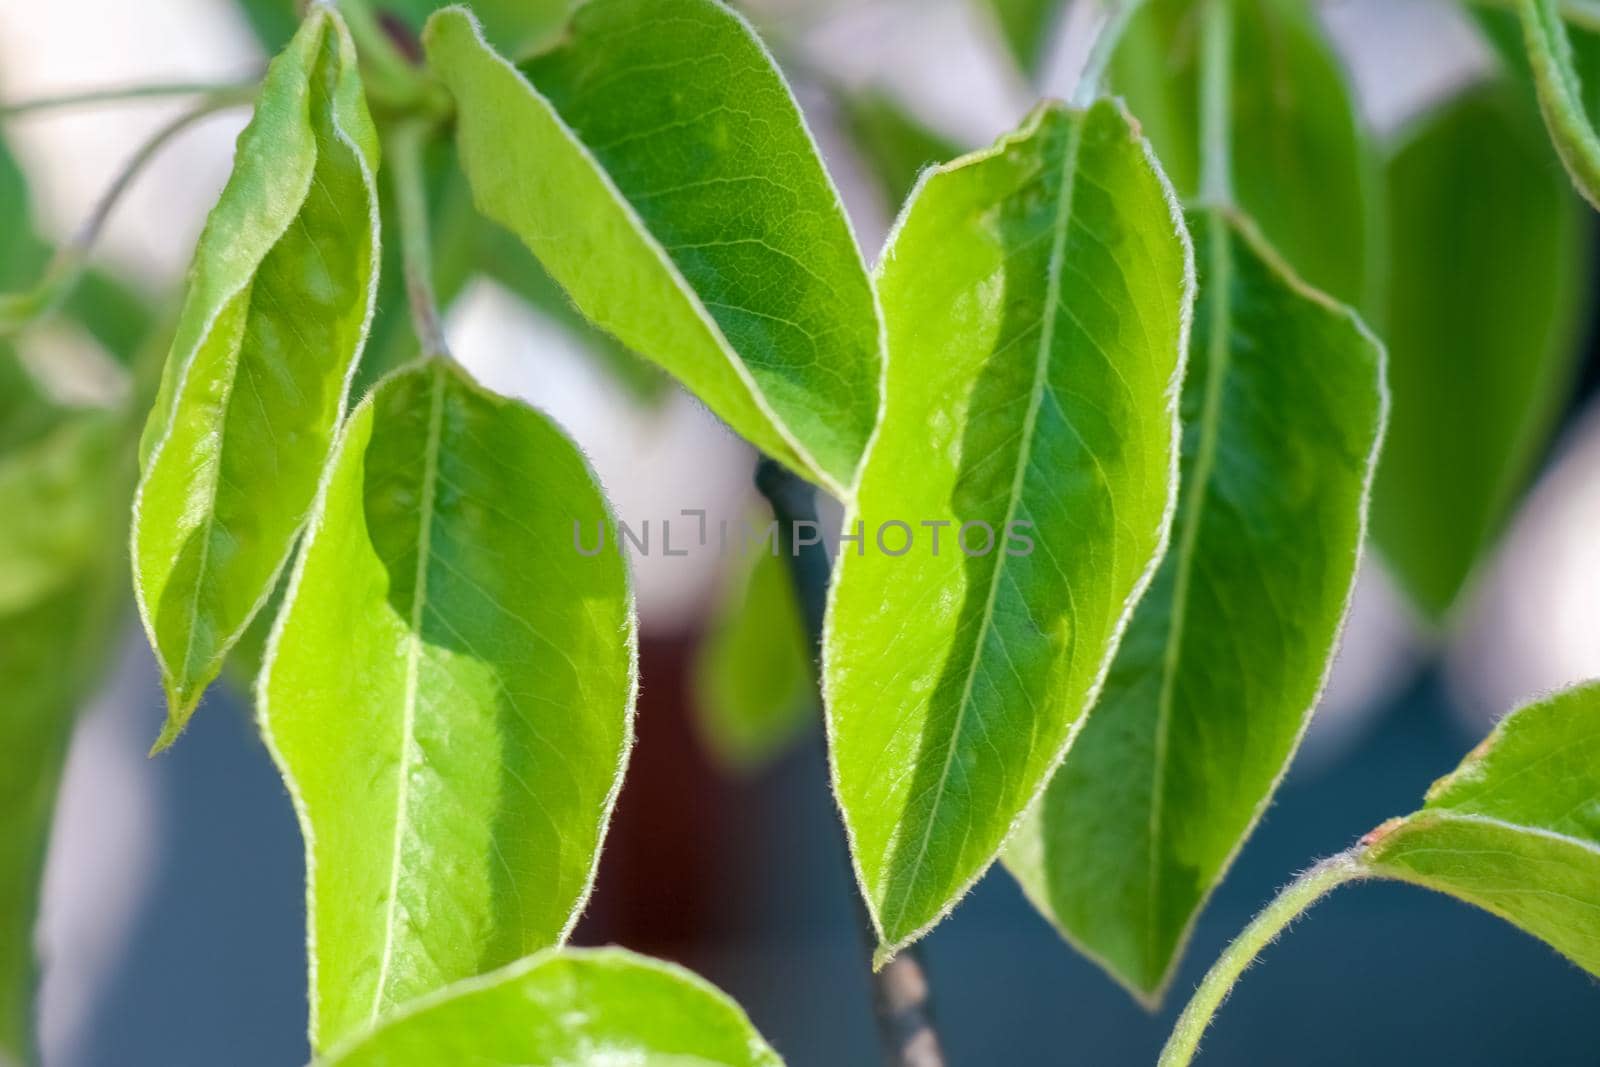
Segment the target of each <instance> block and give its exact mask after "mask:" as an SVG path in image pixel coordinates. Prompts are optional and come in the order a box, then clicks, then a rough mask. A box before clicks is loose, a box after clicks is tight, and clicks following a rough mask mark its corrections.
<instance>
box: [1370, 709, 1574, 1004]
mask: <svg viewBox="0 0 1600 1067" xmlns="http://www.w3.org/2000/svg"><path fill="white" fill-rule="evenodd" d="M1364 843H1365V846H1366V848H1365V856H1364V859H1365V862H1366V864H1367V865H1368V866H1369V867H1370V868H1372V869H1373V870H1374V871H1375V872H1376V873H1378V874H1381V875H1385V876H1387V877H1390V878H1397V879H1400V880H1401V881H1405V882H1415V883H1416V884H1418V885H1422V886H1426V887H1427V888H1429V889H1437V890H1439V891H1440V892H1443V893H1449V894H1450V895H1451V896H1454V897H1458V898H1460V899H1462V900H1465V901H1467V902H1469V903H1472V904H1476V905H1478V906H1479V907H1481V908H1483V909H1485V910H1486V911H1490V912H1493V913H1494V914H1496V915H1498V916H1500V917H1501V918H1502V919H1505V920H1507V921H1508V922H1511V923H1513V924H1515V925H1516V926H1519V927H1521V928H1522V929H1524V930H1526V931H1528V932H1529V933H1530V934H1533V935H1534V936H1535V937H1538V938H1541V939H1543V940H1544V941H1546V942H1547V943H1549V944H1550V946H1551V947H1552V948H1554V949H1556V951H1558V952H1560V953H1561V954H1562V955H1564V956H1566V957H1567V958H1568V959H1570V960H1572V962H1574V963H1576V964H1577V965H1578V966H1580V967H1582V968H1583V969H1584V970H1586V971H1588V972H1589V973H1590V974H1593V975H1597V976H1600V683H1591V684H1589V685H1584V686H1580V687H1578V688H1576V689H1570V690H1567V691H1566V692H1564V693H1560V694H1558V695H1556V696H1554V697H1551V698H1549V699H1547V700H1541V701H1538V702H1536V703H1533V704H1529V705H1527V706H1526V707H1524V708H1522V709H1520V710H1518V711H1516V712H1513V713H1512V714H1511V715H1509V716H1507V717H1506V719H1505V720H1504V721H1503V722H1501V724H1500V725H1499V727H1498V728H1497V729H1496V730H1495V732H1494V733H1493V734H1492V735H1491V736H1490V737H1489V738H1488V740H1486V741H1485V742H1484V743H1483V744H1482V745H1480V746H1478V748H1477V750H1476V751H1474V752H1473V753H1472V755H1470V756H1468V757H1467V759H1466V760H1465V761H1464V762H1463V763H1462V764H1461V766H1460V767H1458V768H1457V769H1456V770H1455V771H1454V772H1453V773H1452V774H1450V775H1449V776H1448V777H1445V778H1442V779H1440V780H1439V781H1438V782H1436V783H1434V786H1433V788H1432V789H1430V790H1429V791H1428V798H1427V803H1426V804H1424V805H1423V807H1422V810H1421V811H1418V812H1416V813H1415V814H1412V815H1408V816H1406V817H1405V818H1403V819H1398V820H1394V821H1392V822H1389V823H1386V824H1384V825H1383V826H1382V827H1380V828H1379V829H1378V830H1375V831H1373V833H1371V834H1369V835H1368V836H1367V838H1366V841H1365V842H1364Z"/></svg>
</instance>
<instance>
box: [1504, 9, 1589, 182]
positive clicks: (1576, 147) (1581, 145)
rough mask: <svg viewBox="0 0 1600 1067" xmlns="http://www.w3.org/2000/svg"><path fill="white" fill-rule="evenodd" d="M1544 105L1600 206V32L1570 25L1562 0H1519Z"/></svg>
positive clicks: (1570, 161)
mask: <svg viewBox="0 0 1600 1067" xmlns="http://www.w3.org/2000/svg"><path fill="white" fill-rule="evenodd" d="M1518 9H1519V11H1520V12H1521V15H1522V30H1523V37H1524V40H1525V43H1526V45H1527V49H1528V61H1529V63H1530V65H1531V66H1532V68H1533V81H1534V85H1535V87H1536V88H1537V89H1538V94H1539V106H1540V108H1541V109H1542V110H1543V111H1544V119H1545V125H1546V126H1548V127H1549V129H1550V138H1551V140H1552V141H1554V142H1555V146H1556V151H1557V152H1558V153H1559V154H1560V155H1561V160H1562V162H1563V163H1565V164H1566V165H1567V173H1568V174H1570V175H1571V176H1572V181H1573V183H1574V184H1575V185H1576V186H1577V187H1578V191H1579V192H1580V193H1582V194H1583V195H1584V197H1585V198H1587V199H1588V201H1589V202H1590V203H1591V204H1594V205H1595V206H1597V207H1600V134H1597V133H1596V125H1595V123H1596V118H1597V116H1600V36H1597V35H1596V34H1594V33H1592V32H1588V31H1569V28H1568V26H1567V23H1566V21H1565V20H1564V19H1563V18H1562V14H1561V4H1560V3H1559V2H1558V0H1518Z"/></svg>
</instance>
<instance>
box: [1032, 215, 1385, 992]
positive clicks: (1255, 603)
mask: <svg viewBox="0 0 1600 1067" xmlns="http://www.w3.org/2000/svg"><path fill="white" fill-rule="evenodd" d="M1189 228H1190V232H1191V233H1193V234H1194V236H1195V244H1196V248H1195V258H1196V261H1197V262H1198V264H1199V266H1200V303H1199V306H1198V309H1197V312H1196V317H1195V332H1194V340H1193V344H1192V346H1191V349H1190V356H1189V370H1188V374H1187V375H1186V377H1185V380H1184V387H1183V425H1184V446H1183V465H1182V489H1181V491H1180V497H1179V503H1178V514H1177V518H1176V520H1175V522H1174V532H1173V545H1172V548H1171V549H1170V550H1169V551H1168V553H1167V556H1166V559H1165V560H1164V561H1163V563H1162V565H1161V569H1160V570H1159V571H1158V572H1157V574H1156V578H1155V582H1154V583H1153V584H1152V586H1151V588H1150V592H1149V593H1147V594H1146V595H1145V597H1144V599H1143V600H1142V601H1140V603H1139V606H1138V607H1137V608H1136V609H1135V610H1134V614H1133V621H1132V623H1131V624H1130V626H1129V628H1128V632H1127V633H1126V634H1125V635H1124V637H1123V640H1122V646H1121V650H1120V651H1119V652H1118V654H1117V658H1116V659H1115V661H1113V663H1112V665H1111V672H1110V674H1109V676H1108V677H1107V679H1106V683H1105V687H1104V689H1102V690H1101V693H1100V698H1099V700H1098V702H1097V703H1096V704H1095V709H1094V713H1093V715H1091V716H1090V718H1089V721H1088V722H1087V723H1086V724H1085V725H1084V728H1083V732H1082V734H1081V735H1080V736H1079V737H1078V740H1077V741H1076V742H1075V743H1074V745H1073V747H1072V750H1071V752H1069V753H1068V755H1067V760H1066V763H1065V765H1063V766H1062V768H1061V770H1060V771H1058V772H1057V773H1056V776H1055V778H1054V779H1053V780H1052V782H1051V784H1050V787H1049V789H1048V790H1047V791H1046V792H1045V795H1044V799H1043V801H1042V802H1041V803H1040V805H1039V806H1037V807H1036V808H1035V809H1034V810H1033V812H1031V813H1030V815H1029V817H1028V819H1027V820H1026V821H1025V822H1024V823H1023V825H1022V827H1021V828H1020V829H1019V830H1018V833H1017V835H1016V836H1015V837H1014V838H1013V839H1012V843H1011V846H1010V848H1009V849H1008V851H1007V853H1006V865H1007V866H1008V867H1010V869H1011V870H1012V872H1013V873H1014V874H1016V876H1017V878H1018V880H1019V881H1021V883H1022V885H1023V888H1024V889H1025V890H1026V891H1027V895H1028V898H1029V899H1030V900H1031V901H1033V903H1034V904H1035V905H1036V906H1037V907H1038V908H1039V909H1040V911H1042V912H1043V913H1044V914H1045V915H1046V916H1047V917H1048V918H1049V919H1050V920H1051V921H1052V922H1053V923H1054V924H1055V925H1056V927H1057V928H1058V929H1060V930H1061V932H1062V933H1063V934H1064V935H1065V936H1066V937H1067V938H1068V939H1069V940H1070V941H1071V942H1072V943H1073V944H1074V945H1077V946H1080V947H1081V948H1082V949H1083V951H1084V952H1085V953H1086V954H1087V955H1089V956H1090V957H1091V958H1092V959H1094V960H1095V961H1097V962H1098V963H1100V965H1101V966H1103V967H1105V968H1106V969H1107V970H1108V971H1110V972H1111V974H1112V975H1113V976H1114V977H1115V978H1116V979H1117V980H1118V981H1119V982H1121V983H1122V984H1123V985H1124V986H1126V987H1127V988H1128V989H1129V990H1131V991H1132V992H1133V993H1134V994H1135V995H1136V996H1138V997H1139V998H1140V999H1141V1000H1144V1001H1146V1002H1149V1003H1154V1002H1156V1001H1157V1000H1159V998H1160V997H1161V995H1162V993H1163V991H1164V990H1165V987H1166V985H1167V983H1168V982H1169V981H1170V980H1171V977H1172V971H1173V968H1174V967H1175V966H1176V965H1177V963H1178V961H1179V959H1180V957H1181V954H1182V951H1183V947H1184V942H1185V941H1186V940H1187V938H1188V934H1189V931H1190V929H1191V928H1192V926H1193V923H1194V921H1195V919H1196V917H1197V916H1198V915H1199V913H1200V910H1201V908H1202V907H1203V906H1204V903H1205V900H1206V898H1207V897H1208V896H1210V894H1211V891H1212V890H1213V889H1214V888H1215V887H1216V885H1217V883H1218V882H1220V881H1221V880H1222V877H1223V875H1224V874H1225V873H1226V871H1227V868H1228V866H1229V864H1230V863H1231V862H1232V860H1233V857H1234V856H1235V855H1236V854H1237V853H1238V850H1239V847H1240V845H1241V844H1242V843H1243V841H1244V839H1245V838H1246V837H1247V836H1248V835H1249V833H1250V831H1251V830H1252V829H1253V828H1254V825H1255V823H1256V820H1257V819H1259V818H1260V816H1261V813H1262V811H1263V810H1264V809H1265V807H1266V805H1267V802H1268V800H1269V798H1270V797H1271V794H1272V791H1273V790H1274V788H1275V787H1276V786H1277V784H1278V781H1279V780H1280V779H1281V778H1282V776H1283V773H1284V771H1285V770H1286V769H1287V767H1288V763H1289V760H1290V758H1291V757H1292V756H1293V754H1294V750H1295V748H1296V746H1297V745H1298V744H1299V741H1300V737H1301V734H1302V733H1303V732H1304V730H1305V727H1306V724H1307V722H1309V720H1310V717H1311V712H1312V709H1313V707H1314V706H1315V704H1316V702H1317V700H1318V698H1319V697H1320V696H1321V693H1322V687H1323V684H1324V681H1325V679H1326V678H1327V674H1328V669H1329V665H1330V663H1331V661H1332V658H1333V653H1334V649H1335V647H1336V645H1337V640H1338V634H1339V629H1340V627H1341V625H1342V624H1343V621H1344V617H1345V613H1346V611H1347V608H1348V604H1349V596H1350V591H1351V588H1352V586H1353V585H1354V583H1355V575H1356V564H1357V561H1358V559H1359V557H1360V551H1361V538H1362V532H1363V527H1364V524H1365V517H1366V516H1365V508H1366V499H1367V493H1368V490H1369V488H1370V486H1371V484H1372V474H1373V469H1374V467H1375V465H1376V463H1377V447H1378V442H1379V440H1380V438H1381V437H1382V435H1383V424H1384V414H1385V407H1386V397H1385V394H1384V388H1383V351H1382V348H1381V347H1380V346H1379V344H1378V342H1377V341H1376V339H1374V338H1373V337H1372V335H1371V334H1370V333H1368V332H1367V331H1366V329H1365V327H1363V326H1362V325H1361V324H1360V322H1359V320H1357V318H1356V316H1355V314H1354V313H1353V312H1351V311H1349V310H1348V309H1347V308H1344V307H1340V306H1338V305H1335V304H1333V303H1332V302H1331V301H1329V300H1328V299H1327V298H1326V297H1324V296H1322V295H1321V294H1320V293H1317V292H1314V291H1312V290H1309V289H1307V288H1306V287H1305V286H1304V285H1303V284H1302V283H1301V282H1300V281H1299V280H1298V279H1296V278H1295V277H1294V276H1293V275H1292V274H1290V273H1289V272H1288V271H1287V269H1286V268H1285V267H1284V266H1283V264H1282V262H1281V261H1280V260H1278V258H1277V256H1276V254H1275V253H1274V252H1272V251H1271V250H1270V249H1268V248H1267V247H1266V246H1265V245H1263V244H1262V242H1261V240H1260V238H1259V237H1258V236H1257V235H1256V234H1255V232H1254V229H1253V227H1251V226H1250V225H1249V224H1248V223H1244V222H1242V221H1241V220H1238V219H1236V218H1232V217H1230V216H1229V215H1228V214H1227V213H1225V212H1221V211H1205V212H1200V213H1191V215H1190V217H1189Z"/></svg>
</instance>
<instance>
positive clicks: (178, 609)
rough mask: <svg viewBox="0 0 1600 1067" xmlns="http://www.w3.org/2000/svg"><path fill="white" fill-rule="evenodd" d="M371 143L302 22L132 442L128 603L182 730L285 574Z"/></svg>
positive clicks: (274, 77)
mask: <svg viewBox="0 0 1600 1067" xmlns="http://www.w3.org/2000/svg"><path fill="white" fill-rule="evenodd" d="M376 152H377V143H376V136H375V133H374V131H373V128H372V124H371V120H370V118H369V117H368V115H367V110H366V105H365V103H364V102H363V99H362V93H361V83H360V80H359V76H358V74H357V71H356V66H355V54H354V46H353V45H352V44H351V43H350V39H349V36H348V34H347V33H346V32H345V31H344V27H343V24H342V23H341V22H339V19H338V16H337V14H335V13H334V12H333V11H332V10H331V9H330V8H327V7H324V6H321V5H319V6H317V7H315V8H314V9H313V11H312V13H311V14H310V15H309V16H308V17H307V19H306V22H305V23H304V25H303V26H302V28H301V30H300V32H299V33H298V34H297V35H296V37H295V39H294V41H293V42H292V43H291V44H290V46H289V48H288V49H287V50H286V51H285V52H284V53H283V54H282V55H281V56H279V57H278V59H276V60H275V61H274V62H273V65H272V67H271V69H270V70H269V71H268V74H267V79H266V82H265V84H264V85H263V87H262V89H261V95H260V98H259V100H258V102H257V105H256V113H255V117H254V118H253V119H252V121H251V124H250V125H249V126H248V127H247V128H246V130H245V132H244V133H243V134H242V135H241V136H240V139H239V146H238V151H237V154H236V157H235V161H234V171H233V175H232V177H230V179H229V181H228V185H227V187H226V188H225V189H224V190H223V193H222V197H221V199H220V200H219V201H218V203H217V206H216V207H215V208H214V209H213V211H212V213H211V217H210V220H209V221H208V222H207V224H206V229H205V232H204V233H203V234H202V235H201V238H200V245H199V248H198V249H197V251H196V254H195V262H194V266H193V268H192V271H191V275H190V287H189V295H188V298H187V302H186V304H185V306H184V312H183V316H182V319H181V320H180V322H179V326H178V332H177V338H176V340H175V342H174V344H173V347H172V354H171V355H170V356H169V357H168V361H167V367H166V371H165V375H164V377H163V379H162V387H161V394H160V396H159V397H158V398H157V401H156V405H155V409H154V411H153V412H152V413H151V416H150V422H149V424H148V426H147V427H146V431H145V438H144V442H143V448H142V452H143V461H144V463H143V465H144V474H143V479H142V481H141V482H140V486H139V494H138V497H137V499H136V502H135V506H134V523H133V553H134V572H135V575H134V587H135V594H136V598H137V600H138V602H139V607H140V613H141V615H142V617H143V619H144V621H145V626H146V629H147V631H148V632H149V634H150V640H151V644H152V646H153V647H154V648H155V650H156V656H157V659H158V661H159V663H160V665H161V673H162V680H163V683H164V685H165V688H166V690H167V696H168V705H169V715H168V720H167V725H166V728H165V729H164V730H163V731H162V735H161V740H160V741H159V742H158V747H159V746H161V745H165V744H168V743H170V742H171V741H172V739H173V738H175V737H176V736H177V733H178V732H179V731H180V730H182V728H183V725H184V723H185V722H187V720H188V718H189V716H190V715H191V714H192V713H193V711H194V708H195V705H196V704H197V703H198V702H199V699H200V695H201V693H202V692H203V691H204V689H205V686H206V684H207V683H208V682H210V681H211V680H212V679H213V678H215V677H216V675H217V673H218V671H219V670H220V669H221V665H222V661H223V658H224V657H225V656H226V654H227V651H228V649H229V648H230V647H231V646H232V644H233V642H234V641H235V640H237V639H238V637H239V634H240V633H241V631H243V630H244V628H245V626H246V625H247V624H248V623H249V621H250V619H251V617H252V616H253V615H254V614H255V612H256V611H257V609H258V608H259V607H260V604H261V602H262V600H263V599H264V598H265V597H266V596H267V594H268V593H269V592H270V591H271V589H272V586H273V582H274V580H275V578H276V576H277V573H278V571H279V570H280V569H281V567H282V566H283V564H284V562H285V560H286V559H287V556H288V553H289V549H290V547H291V546H292V544H293V542H294V538H295V535H296V533H297V532H298V530H299V528H300V526H301V524H302V522H303V521H304V518H305V515H306V512H307V511H308V509H309V508H310V505H311V500H312V497H313V495H314V494H315V491H316V483H317V478H318V475H319V473H320V471H321V469H322V465H323V462H324V460H325V459H326V457H327V454H328V450H329V449H330V447H331V445H332V441H333V435H334V430H335V428H336V426H337V422H338V419H339V416H340V413H341V410H342V408H343V406H344V398H345V394H346V390H347V389H348V386H349V381H350V377H351V372H352V369H353V368H354V366H355V362H356V357H357V355H358V353H359V352H360V349H361V345H362V341H363V339H364V336H365V332H366V325H367V319H368V317H369V315H370V312H371V306H372V288H373V282H374V276H375V271H376V256H377V231H376V221H377V204H376V197H375V193H374V189H373V170H374V168H375V166H376Z"/></svg>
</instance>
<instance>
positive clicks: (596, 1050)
mask: <svg viewBox="0 0 1600 1067" xmlns="http://www.w3.org/2000/svg"><path fill="white" fill-rule="evenodd" d="M444 1063H461V1064H468V1063H470V1064H472V1065H473V1067H521V1065H524V1064H563V1065H565V1064H572V1065H574V1067H577V1065H579V1064H596V1065H598V1064H613V1063H614V1064H649V1065H657V1064H659V1065H661V1067H668V1065H682V1067H691V1065H693V1067H780V1061H779V1059H778V1056H777V1054H776V1053H774V1052H773V1051H772V1049H771V1048H769V1047H768V1046H767V1043H766V1042H765V1041H763V1040H762V1039H761V1035H760V1034H758V1033H757V1032H756V1029H755V1027H753V1026H751V1025H750V1020H749V1019H748V1018H746V1017H745V1014H744V1012H743V1011H741V1010H740V1009H739V1006H738V1005H737V1004H735V1003H734V1002H733V1001H732V1000H730V999H728V997H727V996H726V995H725V994H724V993H722V992H721V991H720V990H718V989H716V988H715V987H713V986H712V985H710V984H709V983H707V982H706V981H704V980H703V979H700V978H698V977H696V976H695V975H693V974H691V973H690V972H688V971H686V970H684V969H683V968H681V967H676V966H673V965H672V964H668V963H662V962H659V961H657V960H652V959H648V958H646V957H644V956H637V955H635V954H633V953H631V952H626V951H624V950H622V949H598V950H567V951H563V952H549V953H542V954H540V955H538V956H534V957H533V958H532V959H529V960H525V961H523V962H521V963H518V964H515V965H513V966H511V967H508V968H506V969H505V970H502V971H499V972H497V973H495V974H490V975H485V976H484V977H482V978H474V979H471V980H469V981H465V982H462V983H460V984H459V985H456V986H453V987H451V988H450V989H447V990H445V991H444V992H443V993H442V994H441V995H439V996H437V997H430V998H428V999H427V1000H425V1001H423V1002H421V1003H418V1004H416V1005H414V1006H412V1007H410V1008H408V1009H405V1010H403V1011H402V1012H400V1013H399V1014H398V1015H397V1016H395V1017H394V1018H393V1019H391V1020H389V1021H388V1022H386V1023H385V1024H384V1025H382V1026H381V1027H379V1028H378V1029H377V1030H375V1031H373V1032H372V1033H371V1034H369V1035H366V1036H364V1037H362V1038H360V1039H359V1040H356V1041H354V1042H353V1043H351V1044H349V1045H346V1046H344V1047H343V1048H341V1049H339V1050H337V1051H335V1052H334V1053H332V1054H331V1055H329V1056H328V1058H327V1059H325V1060H322V1061H320V1063H319V1067H433V1065H435V1064H444Z"/></svg>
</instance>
